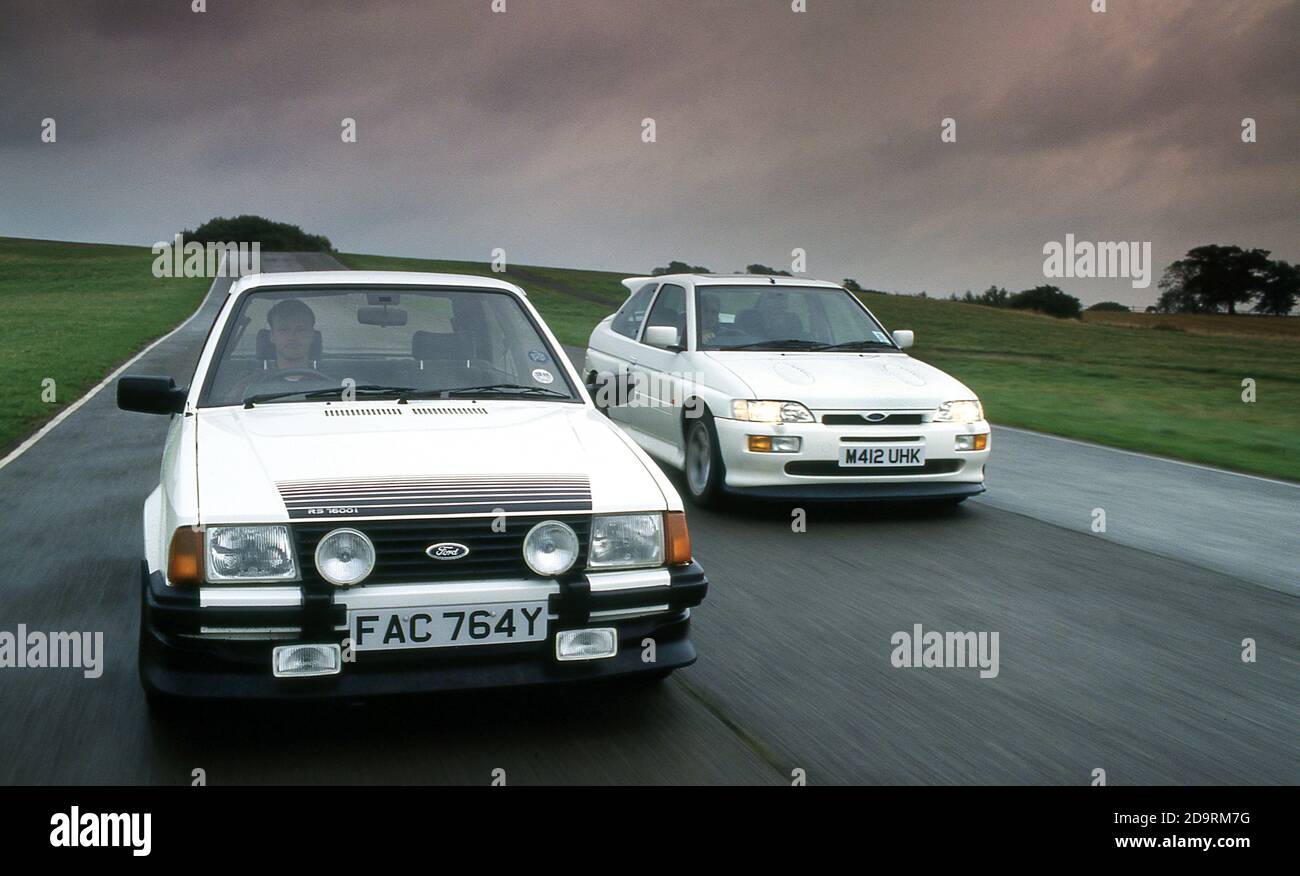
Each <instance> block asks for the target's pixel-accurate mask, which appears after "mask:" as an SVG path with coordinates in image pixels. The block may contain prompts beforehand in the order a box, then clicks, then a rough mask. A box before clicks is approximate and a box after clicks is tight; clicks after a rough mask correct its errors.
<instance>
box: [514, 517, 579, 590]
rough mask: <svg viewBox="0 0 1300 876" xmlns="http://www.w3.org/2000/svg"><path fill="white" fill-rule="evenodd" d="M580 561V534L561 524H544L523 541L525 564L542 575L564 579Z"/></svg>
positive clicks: (534, 529)
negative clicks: (566, 573)
mask: <svg viewBox="0 0 1300 876" xmlns="http://www.w3.org/2000/svg"><path fill="white" fill-rule="evenodd" d="M577 559H578V534H577V533H576V532H574V531H573V527H571V526H569V524H567V523H561V522H560V521H559V520H543V521H542V522H541V523H539V524H537V525H536V526H534V527H533V528H532V529H530V530H528V535H526V536H525V537H524V562H525V563H527V564H528V568H530V569H532V570H533V571H534V572H536V573H537V574H539V575H543V576H545V577H547V578H550V577H552V576H555V575H563V574H564V573H565V572H567V571H569V569H571V568H573V564H574V563H575V562H576V561H577Z"/></svg>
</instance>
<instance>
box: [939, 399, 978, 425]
mask: <svg viewBox="0 0 1300 876" xmlns="http://www.w3.org/2000/svg"><path fill="white" fill-rule="evenodd" d="M934 419H935V422H937V423H974V422H976V421H978V420H982V419H984V405H982V404H980V403H979V399H970V400H966V401H949V402H944V403H943V404H941V405H939V413H937V414H935V416H934Z"/></svg>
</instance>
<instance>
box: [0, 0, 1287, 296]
mask: <svg viewBox="0 0 1300 876" xmlns="http://www.w3.org/2000/svg"><path fill="white" fill-rule="evenodd" d="M1088 6H1089V4H1088V3H1086V2H1083V0H1008V2H995V0H990V2H970V3H961V4H957V3H947V2H925V0H893V2H891V0H879V2H871V3H866V2H859V0H810V3H809V7H810V8H809V11H808V12H807V13H803V14H795V13H793V12H791V11H790V5H789V3H787V2H785V0H762V2H759V0H735V2H698V0H689V2H688V0H656V2H653V3H651V2H639V0H507V8H508V12H506V13H505V14H493V13H492V12H491V11H490V3H489V0H455V2H417V0H410V2H403V0H371V2H367V3H354V2H347V0H330V2H325V0H319V2H309V0H276V2H274V3H268V2H252V0H208V3H207V7H208V11H207V12H206V13H203V14H195V13H193V12H191V11H190V4H189V2H188V0H156V2H155V0H131V2H128V0H98V2H84V3H77V2H63V3H58V4H50V3H46V2H25V0H19V2H12V0H11V2H10V3H8V4H7V9H6V14H5V17H4V22H3V28H0V81H2V82H3V88H0V191H3V193H4V197H3V198H0V234H13V235H28V236H42V237H62V238H70V239H86V240H106V241H114V242H139V243H148V242H151V241H153V240H156V239H159V238H162V237H166V236H168V235H169V234H170V233H172V232H173V231H174V230H176V229H177V228H180V227H183V226H193V225H194V224H195V223H196V222H198V221H201V220H203V219H205V218H207V217H208V216H210V215H214V214H218V213H227V214H228V213H235V212H262V213H266V214H268V215H272V216H275V217H276V218H282V219H287V220H290V221H294V222H299V223H301V224H303V225H305V226H307V227H308V228H310V229H312V230H318V231H321V232H323V233H326V234H329V235H330V236H331V237H332V238H333V239H335V241H336V242H338V243H339V244H340V245H342V246H344V247H345V248H348V249H354V250H362V251H379V252H387V253H393V254H409V255H419V256H440V257H450V258H474V259H485V258H486V257H487V253H488V252H489V251H490V250H491V249H492V248H493V247H496V246H503V247H505V248H506V250H507V253H508V255H509V257H510V258H511V259H512V260H515V261H531V262H539V263H546V264H564V265H574V266H586V267H605V268H611V269H619V268H622V269H626V270H632V271H643V270H646V269H647V268H649V267H650V266H652V265H653V264H660V263H663V262H665V261H667V260H668V259H670V258H682V259H685V260H687V261H690V262H692V263H695V264H706V265H710V266H712V267H714V268H716V269H735V268H739V267H741V266H743V265H744V264H747V263H749V262H753V261H763V262H767V263H781V262H783V261H785V260H788V259H789V253H790V251H791V249H793V248H794V247H802V248H804V249H806V250H807V251H808V253H809V265H810V270H811V272H813V273H815V274H817V275H820V276H825V277H830V278H840V277H844V276H856V277H858V278H859V279H860V280H862V281H863V282H864V283H866V284H868V285H873V286H879V287H884V288H894V289H908V290H918V289H927V290H929V292H930V293H931V294H936V293H938V294H943V293H946V292H948V291H961V290H964V289H966V288H975V289H978V288H981V287H982V286H985V285H988V284H989V283H994V282H996V283H999V284H1005V285H1010V286H1013V287H1015V286H1023V285H1031V284H1033V283H1037V282H1041V281H1042V277H1041V270H1040V269H1041V260H1042V257H1041V248H1042V245H1043V243H1044V242H1046V241H1048V240H1059V239H1061V238H1062V237H1063V236H1064V235H1065V234H1066V233H1074V234H1076V235H1077V236H1079V237H1081V238H1083V237H1087V238H1091V239H1098V240H1110V239H1123V240H1133V239H1138V240H1151V241H1153V243H1154V249H1155V257H1156V260H1157V262H1158V263H1160V264H1162V265H1163V264H1167V263H1168V262H1170V261H1172V260H1173V259H1174V258H1176V257H1177V256H1178V255H1180V254H1181V253H1182V252H1183V251H1185V250H1186V249H1188V248H1189V247H1191V246H1195V245H1198V244H1201V243H1206V242H1211V241H1214V242H1225V243H1239V244H1242V245H1250V246H1261V247H1265V248H1271V249H1273V250H1275V251H1276V252H1278V254H1279V255H1282V256H1285V257H1287V258H1292V259H1297V258H1300V252H1296V251H1295V249H1294V248H1295V245H1296V241H1297V239H1298V237H1300V235H1297V231H1298V230H1300V228H1298V223H1297V218H1296V208H1295V204H1296V203H1297V195H1300V158H1298V157H1297V150H1296V149H1295V148H1294V144H1295V142H1297V138H1298V137H1300V114H1297V110H1296V107H1297V106H1298V105H1300V104H1298V103H1297V98H1298V97H1300V63H1298V62H1297V61H1296V54H1297V53H1296V51H1295V34H1296V33H1298V32H1300V4H1297V3H1295V2H1289V0H1288V2H1281V0H1258V2H1244V0H1243V2H1223V3H1213V4H1210V3H1203V2H1196V0H1168V2H1161V3H1154V2H1152V3H1129V2H1118V0H1112V2H1111V3H1110V4H1109V6H1110V9H1109V11H1107V12H1106V13H1104V14H1095V13H1092V12H1090V11H1089V9H1088ZM47 116H50V117H54V118H55V119H56V120H57V121H58V124H59V142H58V143H57V144H52V145H44V144H41V143H40V142H39V125H40V120H41V119H42V118H45V117H47ZM948 116H951V117H953V118H955V119H956V120H957V130H958V141H957V142H956V143H952V144H945V143H942V142H940V139H939V125H940V120H941V119H942V118H944V117H948ZM1245 116H1251V117H1254V118H1256V120H1257V122H1258V125H1259V132H1260V142H1258V143H1255V144H1249V145H1248V144H1243V143H1242V142H1241V140H1240V136H1239V135H1240V123H1241V119H1242V118H1243V117H1245ZM345 117H350V118H355V119H356V120H357V122H358V126H359V141H358V142H357V143H356V144H343V143H342V142H341V141H340V139H339V130H340V127H339V125H340V121H341V120H342V119H343V118H345ZM646 117H652V118H654V119H655V121H656V124H657V128H658V142H656V143H654V144H644V143H642V142H641V140H640V133H641V120H642V119H643V118H646ZM1070 291H1072V292H1074V293H1075V294H1078V295H1080V296H1081V297H1083V298H1084V299H1085V300H1098V299H1101V298H1119V299H1121V300H1131V301H1140V302H1142V303H1145V302H1147V301H1150V300H1152V299H1153V298H1154V296H1155V294H1156V293H1155V290H1154V286H1153V287H1152V289H1149V290H1145V291H1140V290H1132V289H1130V288H1129V286H1128V283H1127V282H1125V281H1120V282H1112V281H1093V282H1091V283H1088V284H1084V283H1082V282H1079V281H1076V283H1075V284H1074V285H1073V286H1072V287H1071V288H1070Z"/></svg>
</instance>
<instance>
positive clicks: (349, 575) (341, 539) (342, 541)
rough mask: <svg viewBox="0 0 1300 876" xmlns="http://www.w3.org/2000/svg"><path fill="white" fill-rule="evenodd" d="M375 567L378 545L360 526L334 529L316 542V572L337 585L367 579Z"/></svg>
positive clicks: (356, 582) (342, 585) (345, 584)
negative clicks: (359, 528) (376, 545)
mask: <svg viewBox="0 0 1300 876" xmlns="http://www.w3.org/2000/svg"><path fill="white" fill-rule="evenodd" d="M374 568H375V545H374V542H372V541H371V540H370V539H369V538H368V537H367V536H366V534H365V533H364V532H361V531H360V530H357V529H348V528H346V527H345V528H343V529H335V530H333V531H332V532H329V533H327V534H326V535H325V537H324V538H322V539H321V540H320V542H319V543H318V544H317V545H316V571H317V572H320V576H321V577H322V578H324V579H325V580H326V581H328V582H330V583H331V584H333V585H334V586H336V587H349V586H351V585H353V584H360V583H361V582H362V581H364V580H366V576H368V575H369V574H370V573H371V572H372V571H373V570H374Z"/></svg>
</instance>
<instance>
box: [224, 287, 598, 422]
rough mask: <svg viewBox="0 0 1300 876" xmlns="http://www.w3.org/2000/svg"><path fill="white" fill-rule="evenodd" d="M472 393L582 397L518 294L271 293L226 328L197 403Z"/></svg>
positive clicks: (251, 300)
mask: <svg viewBox="0 0 1300 876" xmlns="http://www.w3.org/2000/svg"><path fill="white" fill-rule="evenodd" d="M479 396H481V397H485V398H487V397H491V398H501V397H518V398H526V399H530V400H533V399H536V400H539V401H575V400H577V399H578V398H579V397H578V396H577V395H576V393H575V390H574V388H573V387H572V386H571V385H570V384H569V380H568V378H567V377H566V375H565V373H564V369H563V368H561V367H560V365H559V363H557V362H556V359H555V351H554V350H553V349H552V348H551V346H550V344H548V343H547V341H546V339H545V338H544V337H543V336H542V333H541V330H540V328H539V326H538V325H537V324H536V322H535V321H534V320H533V318H532V316H531V315H530V314H529V313H528V312H527V311H526V310H525V309H524V307H523V306H522V304H521V303H520V302H519V300H518V299H517V298H516V297H515V296H514V295H512V294H510V293H508V292H505V291H495V290H485V289H475V290H465V289H437V288H419V287H417V288H411V287H401V288H397V287H392V286H387V287H374V288H343V289H340V288H337V287H333V288H328V289H326V288H311V287H294V288H288V287H275V288H273V289H268V290H266V291H254V292H250V293H248V294H246V295H244V296H243V298H242V300H241V301H240V304H239V309H238V312H236V313H234V314H232V315H231V317H230V319H229V320H228V321H227V322H226V326H225V330H224V331H223V332H222V337H221V339H220V341H219V342H218V346H217V353H216V356H215V357H214V359H213V362H212V365H211V366H210V367H209V368H208V372H207V377H206V379H205V382H204V388H203V393H202V395H201V396H200V399H199V405H200V406H201V407H215V406H219V405H232V404H246V405H253V404H266V403H277V404H278V403H288V402H304V401H329V400H333V399H340V398H348V399H351V398H353V397H355V398H356V399H373V398H439V397H447V398H451V397H455V398H460V399H466V398H471V397H479Z"/></svg>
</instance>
